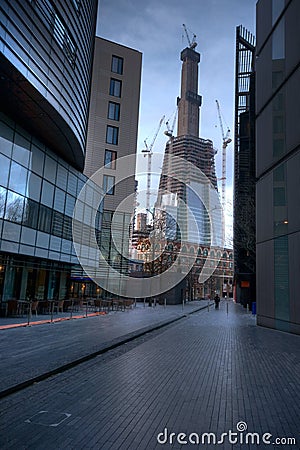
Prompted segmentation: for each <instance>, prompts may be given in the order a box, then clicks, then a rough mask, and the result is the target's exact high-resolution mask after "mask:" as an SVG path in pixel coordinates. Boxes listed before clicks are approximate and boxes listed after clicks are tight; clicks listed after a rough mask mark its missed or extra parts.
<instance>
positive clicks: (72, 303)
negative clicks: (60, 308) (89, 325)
mask: <svg viewBox="0 0 300 450" xmlns="http://www.w3.org/2000/svg"><path fill="white" fill-rule="evenodd" d="M73 305H74V299H73V298H72V302H71V315H70V319H72V317H73Z"/></svg>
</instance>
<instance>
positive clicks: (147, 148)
mask: <svg viewBox="0 0 300 450" xmlns="http://www.w3.org/2000/svg"><path fill="white" fill-rule="evenodd" d="M164 120H165V116H162V118H161V119H160V121H159V124H158V128H157V130H156V132H155V134H154V137H153V139H152V142H151V144H150V145H149V146H148V144H147V139H145V140H144V144H145V148H144V149H143V150H142V153H144V156H146V155H148V167H147V190H146V211H147V214H148V212H149V208H150V195H151V166H152V155H153V151H152V149H153V145H154V143H155V141H156V138H157V135H158V133H159V130H160V127H161V126H162V123H163V121H164Z"/></svg>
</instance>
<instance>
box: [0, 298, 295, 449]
mask: <svg viewBox="0 0 300 450" xmlns="http://www.w3.org/2000/svg"><path fill="white" fill-rule="evenodd" d="M149 310H150V311H148V310H147V311H148V312H149V316H150V315H152V314H153V315H154V314H157V313H158V312H157V311H154V310H152V309H150V308H149ZM145 313H146V311H145ZM130 314H131V313H129V315H128V317H130ZM134 314H135V313H134V312H133V315H134ZM137 314H139V312H138V311H137ZM146 314H148V313H146ZM133 315H131V317H133ZM111 317H112V316H111ZM115 317H117V316H115ZM174 317H175V316H174ZM98 319H100V318H97V320H98ZM106 319H109V317H106ZM82 320H83V319H82ZM93 320H94V319H88V320H86V321H85V322H86V323H87V324H88V323H92V321H93ZM79 323H80V321H79V320H78V321H73V322H72V328H73V331H76V324H79ZM110 323H112V321H111V322H110ZM61 325H62V324H61ZM61 325H54V326H51V327H52V328H53V330H56V328H57V329H58V328H59V327H60V326H61ZM65 325H67V324H65ZM65 325H63V326H65ZM48 328H49V327H48ZM34 329H35V330H45V329H46V327H44V326H41V327H32V328H31V330H34ZM25 330H27V331H28V329H25ZM19 332H20V330H19V329H18V330H17V333H19ZM107 332H109V327H108V328H107ZM11 333H12V330H9V331H5V335H6V336H7V335H9V334H11ZM87 333H89V332H88V331H87ZM91 335H93V332H92V331H91V332H90V333H89V336H90V337H91ZM11 336H12V334H11ZM149 336H150V337H151V336H152V335H151V334H150V335H149ZM62 338H63V335H62ZM140 341H141V342H140V343H139V345H136V344H135V345H134V343H133V342H132V343H129V344H128V346H127V347H128V348H127V350H126V346H123V347H125V349H124V348H123V347H122V348H123V351H122V352H121V353H120V354H118V353H117V351H116V350H114V351H112V352H109V353H106V354H103V355H100V356H99V357H96V358H95V359H92V360H90V361H88V362H85V363H83V364H80V365H78V366H77V367H74V368H72V369H71V370H68V371H66V372H64V373H61V374H58V375H55V376H53V377H51V378H49V379H47V380H45V381H43V382H40V383H36V384H34V385H33V386H30V387H28V388H26V389H24V390H22V391H20V392H17V393H15V394H13V395H10V396H8V397H6V398H4V399H2V401H1V405H0V408H1V409H0V410H1V413H2V414H1V418H0V448H1V450H6V449H17V450H20V449H30V450H45V449H46V450H48V449H49V450H52V449H53V450H54V449H55V450H56V449H63V450H70V449H73V450H74V449H75V450H77V449H78V450H81V449H82V450H83V449H84V450H86V449H97V450H108V449H110V450H119V449H120V450H157V449H163V448H172V449H176V450H177V449H185V448H188V449H195V448H199V449H200V448H201V449H202V448H203V449H223V450H235V449H239V450H246V449H247V450H252V449H263V450H264V449H266V450H267V449H270V448H272V449H273V448H274V449H284V450H290V449H299V448H300V445H299V443H300V433H299V431H300V430H299V424H300V390H299V378H300V345H299V344H300V337H299V336H295V335H289V334H286V333H282V332H278V331H274V330H269V329H266V328H261V327H257V326H256V325H255V318H254V317H253V316H252V315H251V314H250V313H247V312H246V311H245V310H244V309H243V308H242V307H241V306H240V305H235V304H233V303H232V302H230V303H229V308H228V314H227V310H226V303H225V302H222V303H221V308H220V310H219V311H216V310H214V309H213V308H211V309H210V311H209V312H208V311H207V309H205V310H202V311H199V312H197V313H195V314H191V315H188V316H187V317H185V318H184V319H183V320H179V321H177V322H175V323H174V324H173V325H172V326H169V327H166V328H163V329H161V330H160V331H157V332H155V333H153V337H152V338H149V339H146V340H145V341H144V342H142V339H141V340H140ZM11 342H12V347H14V346H15V341H11ZM20 343H21V342H20ZM66 348H67V347H66ZM114 352H116V353H115V354H114ZM110 353H112V354H110ZM40 354H41V355H42V356H41V358H45V359H46V358H47V353H43V351H42V349H41V353H40ZM28 357H30V356H28ZM180 433H182V434H180ZM207 433H210V434H209V435H208V434H207ZM225 433H226V434H225ZM247 433H248V434H247ZM288 439H289V440H291V439H295V440H296V444H292V441H290V442H288ZM198 441H199V445H196V443H197V442H198ZM209 442H210V443H209ZM279 442H280V444H279Z"/></svg>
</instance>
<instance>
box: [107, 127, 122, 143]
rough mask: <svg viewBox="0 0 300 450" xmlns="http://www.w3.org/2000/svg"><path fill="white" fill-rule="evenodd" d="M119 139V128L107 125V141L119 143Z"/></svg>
mask: <svg viewBox="0 0 300 450" xmlns="http://www.w3.org/2000/svg"><path fill="white" fill-rule="evenodd" d="M118 140H119V128H117V127H111V126H110V125H107V129H106V142H107V143H108V144H113V145H118Z"/></svg>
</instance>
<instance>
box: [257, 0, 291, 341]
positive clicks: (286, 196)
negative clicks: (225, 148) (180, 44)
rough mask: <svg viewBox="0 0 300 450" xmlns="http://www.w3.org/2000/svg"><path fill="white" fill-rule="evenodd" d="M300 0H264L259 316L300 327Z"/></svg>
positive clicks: (260, 21)
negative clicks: (299, 28) (299, 30)
mask: <svg viewBox="0 0 300 450" xmlns="http://www.w3.org/2000/svg"><path fill="white" fill-rule="evenodd" d="M299 18H300V4H299V1H298V0H291V1H285V0H272V1H270V0H260V1H259V2H258V3H257V52H256V54H257V58H256V117H257V119H256V131H257V141H256V147H257V148H256V176H257V180H258V181H257V322H258V324H259V325H264V326H267V327H272V328H277V329H279V330H283V331H289V332H292V333H297V334H300V303H299V291H300V278H299V269H300V214H299V203H300V128H299V116H300V90H299V84H300V70H299V61H300V51H299V45H298V44H299V37H298V36H299V33H298V26H299Z"/></svg>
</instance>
